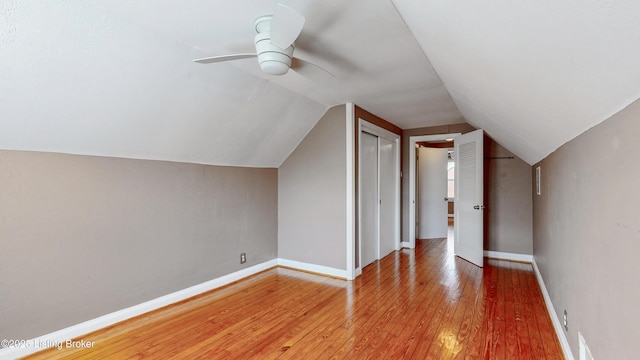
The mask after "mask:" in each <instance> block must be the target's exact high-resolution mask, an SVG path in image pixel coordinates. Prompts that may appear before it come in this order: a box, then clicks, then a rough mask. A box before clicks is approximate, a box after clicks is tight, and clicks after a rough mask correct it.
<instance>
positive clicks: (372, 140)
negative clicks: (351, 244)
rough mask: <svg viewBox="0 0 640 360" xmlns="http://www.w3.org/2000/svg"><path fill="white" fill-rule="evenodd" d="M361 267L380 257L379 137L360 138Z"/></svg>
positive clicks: (363, 134)
mask: <svg viewBox="0 0 640 360" xmlns="http://www.w3.org/2000/svg"><path fill="white" fill-rule="evenodd" d="M360 171H361V173H360V175H359V176H360V214H361V217H360V221H361V222H362V223H361V227H360V228H361V231H362V233H361V234H360V242H361V244H360V247H361V256H362V258H361V267H363V268H364V267H365V266H367V265H369V264H371V263H372V262H374V261H376V260H377V259H378V210H379V207H378V137H377V136H374V135H371V134H368V133H366V132H362V134H361V138H360Z"/></svg>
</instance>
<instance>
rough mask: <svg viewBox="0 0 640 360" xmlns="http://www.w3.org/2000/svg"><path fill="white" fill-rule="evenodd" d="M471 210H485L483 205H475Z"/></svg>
mask: <svg viewBox="0 0 640 360" xmlns="http://www.w3.org/2000/svg"><path fill="white" fill-rule="evenodd" d="M473 208H474V209H476V210H484V209H485V207H484V205H476V206H474V207H473Z"/></svg>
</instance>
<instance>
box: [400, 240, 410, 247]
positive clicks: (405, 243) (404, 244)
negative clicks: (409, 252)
mask: <svg viewBox="0 0 640 360" xmlns="http://www.w3.org/2000/svg"><path fill="white" fill-rule="evenodd" d="M401 245H402V247H403V248H405V249H411V243H410V242H408V241H403V242H402V244H401Z"/></svg>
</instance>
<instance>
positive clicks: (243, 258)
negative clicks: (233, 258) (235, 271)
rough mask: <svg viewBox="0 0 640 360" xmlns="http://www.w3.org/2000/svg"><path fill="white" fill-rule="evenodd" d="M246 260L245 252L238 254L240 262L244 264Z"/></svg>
mask: <svg viewBox="0 0 640 360" xmlns="http://www.w3.org/2000/svg"><path fill="white" fill-rule="evenodd" d="M246 262H247V253H242V254H240V264H244V263H246Z"/></svg>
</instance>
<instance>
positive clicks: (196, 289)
mask: <svg viewBox="0 0 640 360" xmlns="http://www.w3.org/2000/svg"><path fill="white" fill-rule="evenodd" d="M277 265H278V260H277V259H273V260H270V261H266V262H263V263H261V264H258V265H254V266H251V267H248V268H246V269H242V270H239V271H236V272H234V273H231V274H228V275H224V276H221V277H219V278H216V279H213V280H209V281H207V282H204V283H201V284H198V285H194V286H191V287H188V288H186V289H183V290H179V291H176V292H173V293H171V294H167V295H164V296H161V297H159V298H156V299H153V300H149V301H146V302H143V303H141V304H138V305H134V306H131V307H128V308H126V309H122V310H118V311H116V312H112V313H110V314H106V315H103V316H100V317H97V318H95V319H91V320H87V321H85V322H83V323H80V324H77V325H73V326H70V327H68V328H64V329H62V330H58V331H55V332H52V333H50V334H46V335H43V336H40V337H37V338H35V339H31V340H27V341H25V344H24V346H21V347H8V348H4V349H0V359H15V358H18V357H23V356H27V355H29V354H33V353H35V352H38V351H41V350H45V349H46V348H48V347H54V346H56V344H64V343H65V342H66V341H67V340H71V339H75V338H79V337H81V336H82V335H85V334H88V333H90V332H93V331H96V330H99V329H102V328H105V327H107V326H111V325H113V324H115V323H118V322H121V321H124V320H127V319H130V318H132V317H135V316H138V315H142V314H144V313H147V312H149V311H152V310H156V309H159V308H161V307H164V306H167V305H170V304H173V303H176V302H178V301H182V300H185V299H188V298H190V297H192V296H195V295H198V294H201V293H204V292H207V291H210V290H213V289H216V288H219V287H221V286H224V285H227V284H230V283H232V282H235V281H238V280H240V279H243V278H246V277H248V276H251V275H254V274H257V273H259V272H261V271H264V270H267V269H269V268H272V267H275V266H277Z"/></svg>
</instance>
